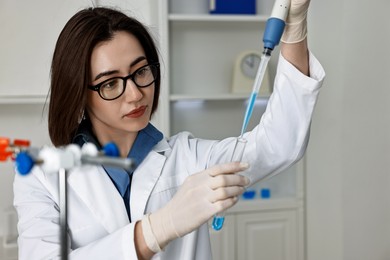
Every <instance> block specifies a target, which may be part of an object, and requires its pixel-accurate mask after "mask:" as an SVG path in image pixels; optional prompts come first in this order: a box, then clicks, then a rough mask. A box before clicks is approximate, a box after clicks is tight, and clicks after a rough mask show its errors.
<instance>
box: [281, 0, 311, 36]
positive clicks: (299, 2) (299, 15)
mask: <svg viewBox="0 0 390 260" xmlns="http://www.w3.org/2000/svg"><path fill="white" fill-rule="evenodd" d="M309 4H310V0H291V5H290V11H289V14H288V16H287V19H286V27H285V29H284V33H283V35H282V39H281V41H282V42H284V43H297V42H300V41H302V40H304V39H305V38H306V36H307V11H308V9H309Z"/></svg>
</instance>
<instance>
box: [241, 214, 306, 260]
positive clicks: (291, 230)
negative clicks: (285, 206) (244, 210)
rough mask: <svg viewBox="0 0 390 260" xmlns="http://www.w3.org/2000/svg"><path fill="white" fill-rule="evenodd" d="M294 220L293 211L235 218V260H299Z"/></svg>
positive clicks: (297, 237)
mask: <svg viewBox="0 0 390 260" xmlns="http://www.w3.org/2000/svg"><path fill="white" fill-rule="evenodd" d="M297 219H298V217H297V211H296V210H280V211H270V212H262V213H250V214H240V215H239V216H237V254H238V259H245V260H259V259H264V260H301V259H299V255H298V254H299V253H298V252H299V249H298V245H300V243H299V235H298V230H297V226H298V225H297Z"/></svg>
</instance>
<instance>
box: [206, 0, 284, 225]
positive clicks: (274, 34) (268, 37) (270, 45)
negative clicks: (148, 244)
mask: <svg viewBox="0 0 390 260" xmlns="http://www.w3.org/2000/svg"><path fill="white" fill-rule="evenodd" d="M290 4H291V0H276V1H275V3H274V6H273V8H272V12H271V16H270V18H269V19H268V20H267V23H266V26H265V30H264V35H263V43H264V50H263V55H262V57H261V61H260V64H259V68H258V70H257V74H256V78H255V81H254V83H253V89H252V93H251V95H250V98H249V101H248V105H247V108H246V111H245V115H244V120H243V123H242V128H241V134H240V137H242V135H243V134H244V133H245V132H246V128H247V126H248V123H249V121H250V118H251V116H252V112H253V109H254V104H255V101H256V99H257V95H258V93H259V90H260V86H261V82H262V81H263V78H264V74H265V71H266V68H267V65H268V61H269V60H270V58H271V53H272V51H273V49H274V48H275V46H277V45H278V44H279V42H280V39H281V38H282V34H283V31H284V27H285V21H286V18H287V15H288V11H289V9H290ZM224 221H225V217H224V215H223V213H222V214H216V215H215V216H214V219H213V221H212V224H211V226H212V228H213V229H214V230H216V231H218V230H221V229H222V227H223V223H224Z"/></svg>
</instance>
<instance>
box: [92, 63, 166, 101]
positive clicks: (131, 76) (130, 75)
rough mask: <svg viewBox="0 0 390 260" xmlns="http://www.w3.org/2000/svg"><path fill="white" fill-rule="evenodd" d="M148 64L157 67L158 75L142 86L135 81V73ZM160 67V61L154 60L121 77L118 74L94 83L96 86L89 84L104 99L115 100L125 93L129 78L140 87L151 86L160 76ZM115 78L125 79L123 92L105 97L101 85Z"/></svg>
mask: <svg viewBox="0 0 390 260" xmlns="http://www.w3.org/2000/svg"><path fill="white" fill-rule="evenodd" d="M148 66H150V67H155V68H156V69H157V75H156V76H154V75H153V77H154V80H153V81H152V82H150V83H149V84H147V85H145V86H140V85H138V84H137V82H135V80H134V77H135V75H136V74H137V72H138V71H140V70H142V69H144V68H145V67H148ZM159 69H160V63H158V62H153V63H150V64H146V65H144V66H142V67H140V68H138V69H137V70H136V71H134V72H133V73H131V74H129V75H127V76H126V77H119V76H118V77H112V78H109V79H106V80H104V81H102V82H100V83H99V84H96V85H94V86H92V85H89V86H88V89H90V90H93V91H97V93H98V94H99V96H100V97H101V98H102V99H104V100H108V101H110V100H115V99H117V98H119V97H120V96H122V95H123V93H125V90H126V84H127V80H128V79H131V81H133V83H134V84H135V85H136V86H137V87H138V88H146V87H149V86H150V85H152V84H153V83H154V82H156V80H157V78H158V72H159ZM113 79H121V80H123V90H122V93H120V94H119V95H118V96H117V97H115V98H105V97H103V96H102V94H101V93H100V87H101V86H102V85H103V84H104V83H107V82H109V81H111V80H113Z"/></svg>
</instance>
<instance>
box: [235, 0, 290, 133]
mask: <svg viewBox="0 0 390 260" xmlns="http://www.w3.org/2000/svg"><path fill="white" fill-rule="evenodd" d="M290 2H291V0H276V1H275V4H274V7H273V9H272V13H271V16H270V18H268V20H267V23H266V26H265V30H264V35H263V43H264V50H263V55H262V56H261V61H260V64H259V68H258V70H257V74H256V78H255V81H254V83H253V89H252V93H251V95H250V97H249V101H248V105H247V107H246V111H245V116H244V121H243V123H242V128H241V134H240V136H242V135H243V134H244V133H245V132H246V128H247V126H248V123H249V121H250V118H251V116H252V112H253V108H254V104H255V101H256V98H257V94H258V93H259V90H260V86H261V82H262V81H263V78H264V74H265V71H266V68H267V65H268V61H269V60H270V58H271V53H272V51H273V49H274V48H275V46H276V45H278V44H279V42H280V39H281V37H282V34H283V31H284V26H285V21H286V18H287V14H288V11H289V8H290Z"/></svg>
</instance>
